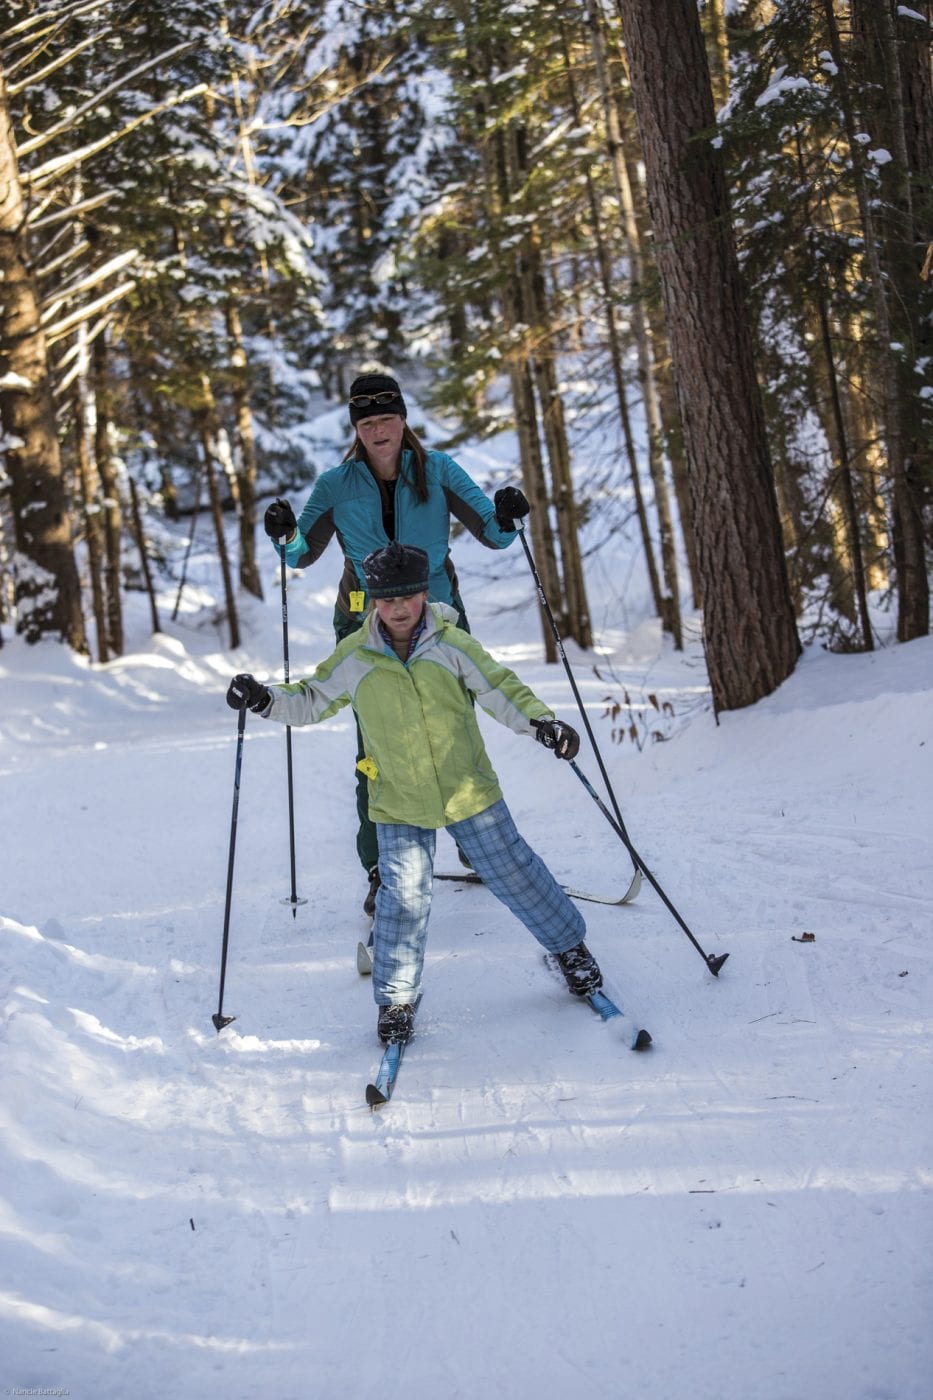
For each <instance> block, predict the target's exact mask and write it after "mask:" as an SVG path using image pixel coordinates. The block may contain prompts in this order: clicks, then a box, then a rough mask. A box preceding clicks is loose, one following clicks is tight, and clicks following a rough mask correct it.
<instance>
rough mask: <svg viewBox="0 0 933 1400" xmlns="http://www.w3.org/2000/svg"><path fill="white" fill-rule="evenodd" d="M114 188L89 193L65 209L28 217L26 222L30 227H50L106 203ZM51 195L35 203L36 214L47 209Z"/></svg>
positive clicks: (113, 192)
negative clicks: (37, 216) (39, 202)
mask: <svg viewBox="0 0 933 1400" xmlns="http://www.w3.org/2000/svg"><path fill="white" fill-rule="evenodd" d="M116 193H117V191H116V190H102V191H101V193H100V194H94V195H89V196H88V198H87V199H82V200H81V202H80V203H79V204H69V205H68V207H67V209H56V210H55V213H54V214H45V215H44V216H43V217H41V218H34V217H29V218H27V220H26V222H27V223H28V225H29V227H30V228H33V229H36V228H51V226H52V225H53V224H60V223H61V222H62V220H63V219H73V218H74V216H75V215H76V214H86V213H88V212H89V211H90V210H91V209H98V208H99V207H100V206H101V205H102V204H106V203H107V200H108V199H110V198H111V196H112V195H115V194H116ZM50 203H51V197H50V198H49V199H47V200H45V201H43V203H42V204H40V205H37V206H36V209H35V213H36V214H41V213H42V211H43V210H45V209H48V207H49V204H50Z"/></svg>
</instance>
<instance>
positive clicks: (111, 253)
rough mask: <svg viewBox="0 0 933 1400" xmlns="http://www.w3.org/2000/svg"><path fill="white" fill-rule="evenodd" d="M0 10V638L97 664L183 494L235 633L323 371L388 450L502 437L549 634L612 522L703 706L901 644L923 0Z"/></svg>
mask: <svg viewBox="0 0 933 1400" xmlns="http://www.w3.org/2000/svg"><path fill="white" fill-rule="evenodd" d="M0 35H2V39H0V448H2V453H0V463H2V464H3V465H2V467H0V645H2V643H3V638H4V633H6V635H7V638H9V636H10V634H11V632H15V633H16V634H19V635H22V636H23V637H25V638H26V640H27V641H30V642H31V641H38V640H40V639H42V638H46V637H57V638H60V639H61V640H62V641H63V642H64V643H66V644H67V645H68V646H70V647H72V648H74V649H76V650H79V651H93V654H94V656H95V657H96V658H97V659H98V660H100V661H107V660H108V659H111V658H113V657H115V656H119V655H120V654H121V653H122V651H123V617H122V613H123V605H124V594H125V590H126V589H128V588H130V589H140V588H148V590H149V592H150V597H151V600H152V604H151V605H152V623H153V628H154V629H155V630H157V629H158V627H159V616H158V611H157V607H156V601H155V590H154V588H153V586H152V577H151V571H152V569H153V567H156V568H158V569H160V570H161V571H162V572H163V574H164V573H165V571H168V573H169V574H170V575H171V577H172V578H173V579H177V582H178V586H179V597H180V595H181V589H182V587H183V586H184V582H185V569H186V564H187V556H185V558H183V559H178V558H177V555H173V556H172V557H171V558H169V557H167V555H166V550H167V549H168V547H169V541H170V540H172V539H174V538H175V536H173V535H172V534H171V533H170V532H168V531H167V530H166V529H165V522H166V521H167V520H168V521H172V520H176V519H178V518H179V517H180V516H183V515H185V514H186V513H190V515H191V517H192V522H191V531H190V534H191V535H192V536H193V532H194V527H195V524H196V522H197V518H198V515H199V513H200V512H201V511H202V510H203V511H205V513H206V512H208V511H209V513H210V516H211V518H212V519H213V526H214V530H215V532H216V539H217V547H218V552H219V555H220V559H221V569H222V572H223V594H224V598H225V625H226V626H227V627H228V629H229V643H230V646H231V647H235V646H236V645H237V644H238V641H239V629H238V619H237V596H238V592H239V590H245V591H246V592H248V593H251V594H254V595H256V596H261V592H262V582H261V577H260V569H259V567H258V566H257V558H256V523H257V501H262V499H263V498H264V497H267V496H268V495H269V494H271V493H272V492H283V493H294V494H295V495H296V497H297V498H298V499H303V498H304V493H305V492H306V490H307V489H309V488H310V485H311V483H312V481H313V478H314V476H315V474H316V472H317V471H319V470H323V469H325V468H326V467H328V466H330V465H334V461H333V456H332V448H328V452H327V454H324V453H323V452H322V450H321V444H318V443H316V442H315V439H314V434H313V428H312V424H313V421H314V418H315V416H316V415H318V414H319V413H320V411H321V408H322V407H324V406H327V405H333V404H335V403H340V402H342V401H343V400H344V398H345V395H346V391H347V386H348V383H349V380H350V379H351V378H352V377H353V375H354V374H356V373H357V372H359V371H360V370H361V369H365V368H385V369H387V370H389V371H391V372H392V373H395V374H397V375H398V376H399V377H401V378H402V379H403V381H404V382H405V383H406V384H412V385H413V386H416V387H417V391H418V398H419V400H420V402H422V403H423V404H425V405H426V406H427V407H428V408H429V409H430V411H431V412H432V414H433V415H434V417H435V418H436V420H437V421H439V422H441V423H442V424H444V425H445V432H446V436H445V437H444V438H443V439H442V440H433V441H431V443H430V445H431V446H435V447H445V448H447V449H449V450H451V451H453V452H454V453H455V452H456V448H457V444H458V442H463V441H465V440H467V439H470V440H473V441H475V440H482V439H483V438H485V437H492V436H494V435H495V434H497V433H499V432H502V431H504V430H508V431H510V432H514V433H515V434H516V438H517V441H518V444H519V449H520V458H521V460H520V463H516V471H517V469H518V467H519V466H520V468H521V478H522V482H523V486H524V489H525V491H526V494H527V495H528V496H529V499H530V500H531V502H532V512H531V516H530V519H529V533H530V535H531V537H532V546H533V550H534V556H535V559H536V561H537V565H538V569H539V571H540V575H541V579H542V582H543V586H544V590H545V593H546V596H547V597H548V599H549V601H550V603H551V606H552V609H553V612H554V614H555V615H556V618H557V622H558V626H559V630H560V632H561V635H563V636H565V637H568V638H573V640H574V641H575V642H576V643H577V644H578V645H579V646H581V647H582V648H588V647H590V646H591V645H592V643H593V627H592V620H591V613H590V604H589V601H588V598H587V589H586V569H585V558H586V556H587V555H590V554H592V553H593V552H598V551H599V549H600V547H601V544H603V543H605V542H606V541H607V540H608V539H609V538H610V537H612V535H613V534H615V533H616V532H618V531H619V530H629V529H631V530H635V531H637V533H638V537H639V538H640V541H641V552H642V556H643V562H644V572H645V578H646V582H647V590H648V592H649V593H650V599H651V608H652V609H653V611H654V613H655V614H656V615H657V617H659V618H660V619H661V622H662V625H663V628H664V630H665V632H666V633H667V634H668V635H669V637H670V639H671V642H672V645H673V646H674V647H675V648H680V647H681V646H682V645H683V617H684V612H685V609H687V608H690V607H692V608H693V609H694V610H702V616H703V640H704V647H705V654H706V661H707V668H708V671H709V679H710V687H711V692H712V699H713V704H714V706H715V708H716V709H717V710H727V709H734V708H738V707H741V706H744V705H747V704H750V703H753V702H754V701H755V700H757V699H760V698H761V697H762V696H763V695H766V694H768V693H769V692H770V691H772V690H773V689H774V688H775V687H776V686H777V685H779V684H780V683H781V681H782V680H784V679H785V678H786V677H787V675H788V674H790V672H791V671H792V670H793V668H794V665H795V663H796V659H797V656H798V654H799V650H800V644H801V639H803V640H807V639H808V638H811V637H818V638H819V639H820V640H821V641H822V642H824V643H825V644H826V645H828V646H831V647H834V648H838V649H871V648H872V647H873V646H874V645H875V643H876V641H877V639H878V635H879V627H878V619H879V618H880V617H883V616H884V614H885V613H888V614H890V616H891V626H890V628H884V629H882V630H884V631H885V633H887V632H888V631H890V632H891V633H893V634H896V636H897V639H898V640H899V641H906V640H910V639H912V638H915V637H919V636H922V635H925V634H927V633H928V631H929V582H928V580H929V571H928V553H927V551H928V544H929V521H930V497H931V485H933V471H931V452H930V444H931V435H930V420H931V415H933V346H931V331H930V325H931V317H930V312H931V304H933V288H931V260H933V178H931V177H933V86H931V65H930V55H931V47H930V37H931V5H930V0H919V2H918V3H917V4H916V5H911V6H908V5H901V4H896V3H892V2H891V0H848V3H839V2H838V0H836V2H835V3H834V0H781V2H780V3H776V2H772V0H731V3H730V2H729V0H706V3H700V4H699V5H697V4H696V3H695V2H694V0H665V3H663V4H657V3H655V2H654V0H650V2H649V0H580V3H578V4H577V5H573V6H569V7H568V6H567V5H556V4H552V3H549V2H548V0H511V3H506V4H501V3H499V0H448V3H446V4H443V3H432V2H431V0H395V3H380V4H367V3H353V0H326V2H325V3H307V0H303V2H302V3H301V4H300V5H299V4H297V3H292V0H270V3H267V4H239V3H236V0H232V2H231V0H227V3H224V4H223V5H221V4H220V3H215V0H198V3H197V4H193V3H187V0H146V3H145V4H143V3H136V0H49V3H45V4H43V3H34V2H33V0H2V4H0ZM414 426H415V427H416V428H417V426H418V425H417V424H415V425H414ZM348 445H349V432H348ZM484 484H486V485H490V484H493V483H484ZM231 510H233V511H235V512H236V515H237V518H238V524H239V528H238V532H237V534H238V541H239V548H238V550H236V551H234V557H233V558H231V557H230V556H229V554H228V551H227V548H226V543H225V531H224V514H225V512H229V511H231ZM176 607H177V604H176ZM543 639H544V649H545V654H546V657H547V659H551V660H553V659H554V641H553V638H552V636H551V634H550V633H549V631H548V628H547V627H546V626H545V627H544V628H543Z"/></svg>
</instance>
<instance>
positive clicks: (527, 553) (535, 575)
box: [518, 525, 638, 870]
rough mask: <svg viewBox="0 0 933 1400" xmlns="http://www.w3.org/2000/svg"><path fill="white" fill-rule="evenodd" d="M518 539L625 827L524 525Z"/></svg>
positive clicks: (609, 789) (608, 790) (621, 822)
mask: <svg viewBox="0 0 933 1400" xmlns="http://www.w3.org/2000/svg"><path fill="white" fill-rule="evenodd" d="M518 537H519V539H520V540H521V542H522V549H523V550H524V551H525V558H526V559H527V560H528V567H529V569H530V570H531V576H532V578H533V579H534V581H535V588H536V589H537V591H538V601H539V602H540V604H541V607H542V609H543V610H544V615H545V617H546V618H547V620H548V623H549V624H550V628H551V631H552V633H553V634H554V641H555V643H556V645H557V653H558V655H559V656H560V659H561V661H562V662H563V663H564V670H565V671H566V672H567V679H568V680H569V682H570V689H571V690H572V691H573V698H574V699H575V700H576V702H577V709H578V710H579V711H580V718H581V719H582V720H583V727H584V729H585V730H586V732H587V735H588V736H589V741H590V743H591V744H592V746H593V753H594V754H595V755H596V762H597V764H598V765H599V771H600V773H601V775H602V780H603V782H604V783H605V785H606V791H607V793H608V794H609V800H610V802H611V803H612V810H613V811H614V812H615V816H616V821H617V822H618V823H619V826H620V827H621V826H623V825H624V823H623V821H622V813H621V812H620V810H619V804H618V802H617V801H616V796H615V793H614V792H613V790H612V784H611V783H610V781H609V774H608V773H607V772H606V765H605V764H604V763H603V757H602V754H601V753H600V752H599V746H598V745H597V743H596V735H595V734H594V733H593V729H592V726H591V724H590V720H589V716H588V715H587V713H586V710H585V709H584V708H583V700H582V697H581V695H580V691H579V690H578V689H577V682H576V680H575V679H574V674H573V671H572V670H571V669H570V662H569V661H568V660H567V653H566V652H565V651H564V644H563V642H562V641H561V638H560V632H559V631H558V630H557V623H556V622H555V621H554V614H553V613H552V612H551V605H550V603H549V602H548V600H547V596H546V594H545V592H544V586H543V584H542V583H541V578H540V575H539V574H538V570H537V569H536V568H535V561H534V559H533V558H532V555H531V550H530V549H529V548H528V541H527V540H526V539H525V529H524V526H522V525H519V526H518ZM594 795H595V794H594ZM629 854H631V852H629ZM635 869H636V870H637V869H638V864H637V862H636V865H635Z"/></svg>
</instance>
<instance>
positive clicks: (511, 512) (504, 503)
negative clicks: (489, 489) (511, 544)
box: [492, 486, 531, 530]
mask: <svg viewBox="0 0 933 1400" xmlns="http://www.w3.org/2000/svg"><path fill="white" fill-rule="evenodd" d="M492 503H493V505H494V506H495V508H496V524H497V525H498V526H499V529H500V530H514V529H515V522H516V520H524V518H525V516H526V515H527V514H528V512H529V511H530V510H531V506H530V505H529V504H528V501H527V500H526V498H525V495H524V493H523V492H521V491H519V489H518V487H517V486H502V487H500V489H499V490H498V491H497V492H496V494H495V495H494V496H493V498H492Z"/></svg>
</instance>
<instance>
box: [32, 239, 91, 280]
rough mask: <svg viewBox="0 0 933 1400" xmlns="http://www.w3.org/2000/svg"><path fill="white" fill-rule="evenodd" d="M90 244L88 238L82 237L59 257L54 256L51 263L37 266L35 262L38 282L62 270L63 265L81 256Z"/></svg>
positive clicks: (34, 274) (34, 271) (34, 269)
mask: <svg viewBox="0 0 933 1400" xmlns="http://www.w3.org/2000/svg"><path fill="white" fill-rule="evenodd" d="M90 246H91V245H90V243H89V242H88V240H87V239H86V238H82V240H81V242H80V243H75V244H73V245H72V247H70V248H68V249H66V251H65V252H64V253H60V254H59V256H58V257H57V258H53V259H52V261H51V262H50V263H46V264H45V266H44V267H37V266H36V265H35V263H33V265H32V271H33V276H34V277H35V279H36V281H37V282H40V281H42V279H43V278H45V277H51V275H52V273H53V272H60V271H61V269H62V268H63V267H67V266H68V264H69V263H70V262H73V261H74V259H75V258H79V257H81V255H82V254H83V253H86V252H87V250H88V249H89V248H90Z"/></svg>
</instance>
